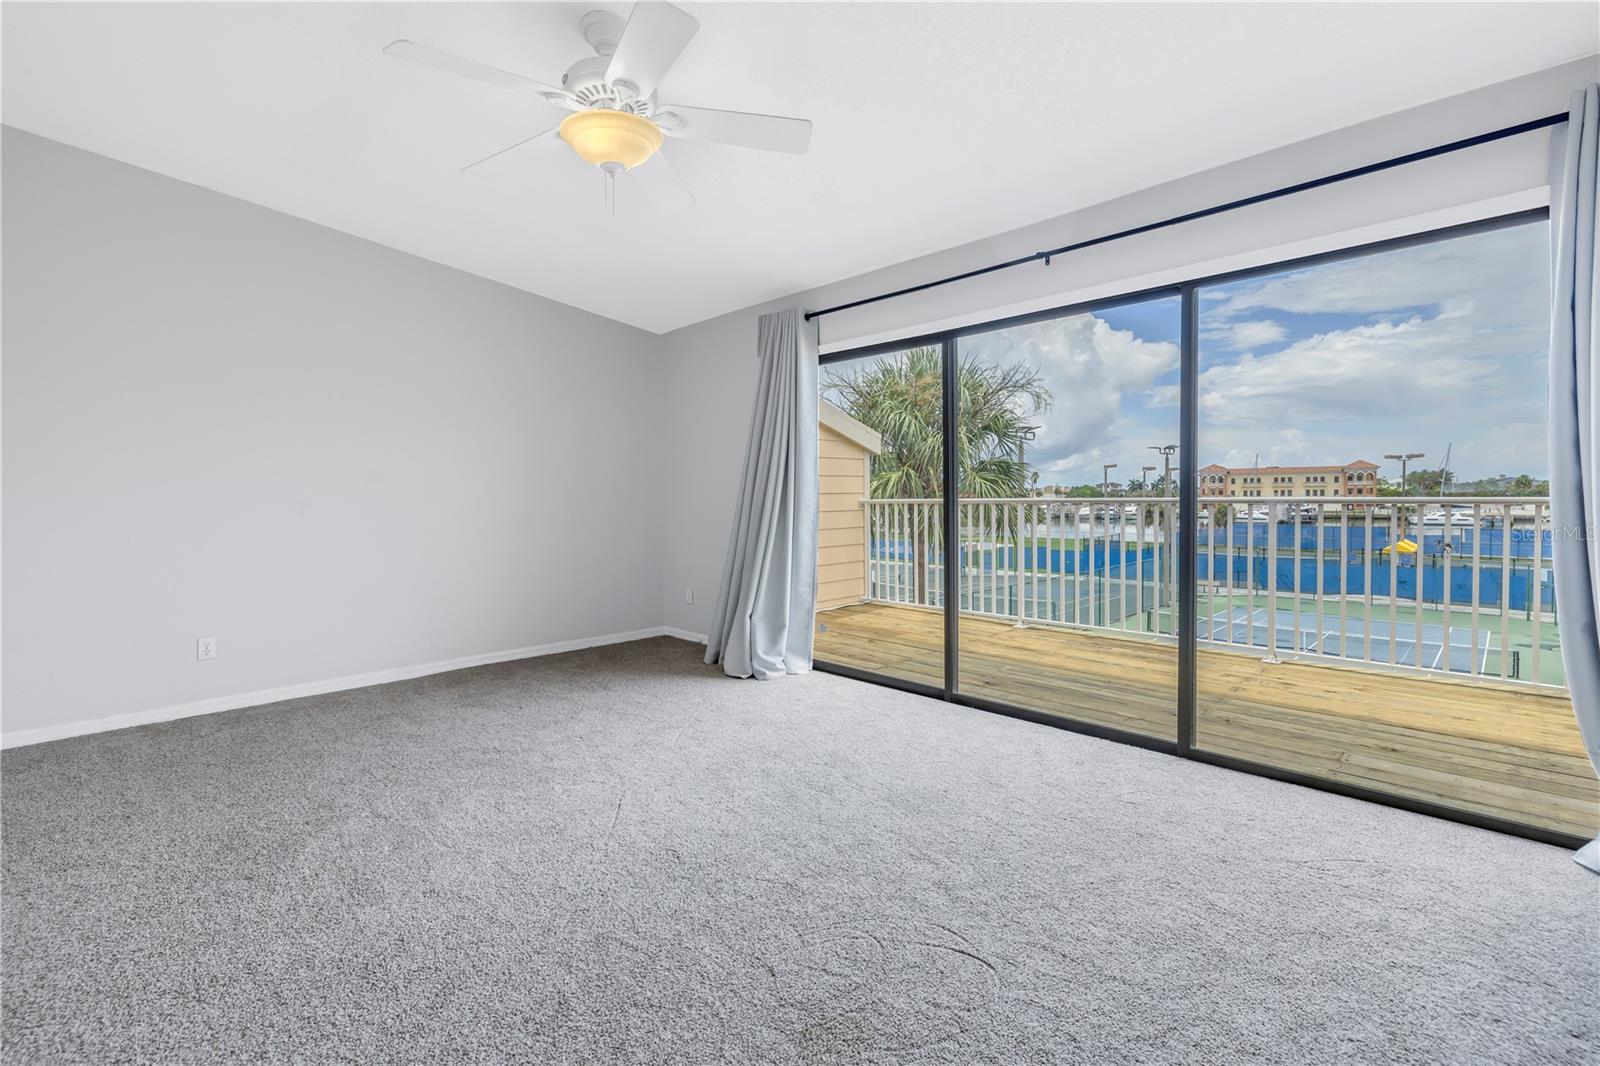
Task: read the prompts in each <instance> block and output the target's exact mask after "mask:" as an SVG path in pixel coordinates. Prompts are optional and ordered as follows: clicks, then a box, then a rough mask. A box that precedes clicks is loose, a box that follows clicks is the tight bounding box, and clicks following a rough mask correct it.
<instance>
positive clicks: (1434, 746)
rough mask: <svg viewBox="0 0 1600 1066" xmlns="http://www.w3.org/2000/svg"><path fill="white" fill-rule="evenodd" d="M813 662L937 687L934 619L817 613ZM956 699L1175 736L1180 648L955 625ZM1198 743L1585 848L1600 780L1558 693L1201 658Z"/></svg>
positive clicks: (897, 612)
mask: <svg viewBox="0 0 1600 1066" xmlns="http://www.w3.org/2000/svg"><path fill="white" fill-rule="evenodd" d="M817 628H818V632H817V641H816V657H817V658H818V659H820V660H824V661H827V662H834V663H840V664H844V665H849V666H855V667H858V668H861V669H865V670H873V671H876V672H878V673H883V674H888V675H891V676H894V677H899V678H904V679H907V680H914V681H922V682H925V683H927V684H931V685H942V684H943V683H944V666H943V648H942V641H943V616H942V615H941V614H939V613H938V612H936V611H929V610H923V609H917V608H910V607H899V606H893V605H887V604H859V605H856V606H851V607H841V608H838V609H836V610H832V611H826V612H823V613H821V614H819V615H818V616H817ZM960 668H961V670H960V676H961V682H960V690H961V691H962V692H964V693H966V694H968V695H972V696H981V697H986V698H988V699H993V700H998V701H1002V702H1005V703H1009V704H1014V705H1018V706H1022V707H1028V708H1030V709H1034V710H1039V711H1046V712H1049V713H1052V714H1059V715H1061V716H1063V717H1066V718H1073V719H1078V720H1082V721H1086V722H1095V723H1098V724H1101V725H1107V726H1114V727H1116V728H1118V729H1124V730H1128V731H1131V732H1136V733H1142V734H1146V735H1151V736H1158V737H1165V738H1168V739H1171V738H1173V737H1174V735H1175V733H1176V730H1177V720H1176V712H1175V706H1176V702H1177V691H1178V672H1177V671H1178V661H1177V651H1176V649H1175V648H1174V647H1173V646H1172V645H1171V644H1170V643H1168V644H1163V643H1159V642H1156V641H1153V640H1150V639H1148V638H1138V637H1120V636H1111V635H1103V634H1099V633H1086V632H1077V631H1064V630H1060V629H1050V628H1042V627H1028V628H1022V629H1018V628H1016V627H1014V626H1012V625H1010V624H1008V623H1005V622H996V621H992V620H988V619H980V618H963V619H962V622H961V662H960ZM1197 683H1198V693H1197V700H1198V712H1199V718H1198V721H1197V723H1196V747H1199V748H1204V749H1206V750H1208V751H1213V752H1217V753H1219V754H1224V755H1232V756H1235V757H1238V758H1242V759H1249V760H1250V761H1252V762H1257V763H1266V764H1270V765H1273V766H1278V767H1282V768H1284V769H1288V770H1295V771H1299V772H1301V773H1306V774H1313V775H1316V776H1318V777H1324V778H1332V779H1334V780H1337V781H1342V782H1346V783H1349V784H1353V785H1361V786H1364V787H1367V788H1371V789H1377V790H1380V791H1384V792H1390V793H1395V794H1398V795H1403V796H1410V797H1413V798H1416V799H1422V800H1428V801H1430V802H1433V803H1439V804H1444V805H1447V806H1451V807H1456V808H1459V809H1463V810H1469V811H1477V812H1481V813H1483V814H1490V815H1495V816H1497V817H1500V818H1507V819H1510V820H1512V821H1516V822H1522V823H1524V824H1529V825H1536V826H1541V827H1544V828H1549V829H1557V830H1561V831H1564V832H1568V833H1574V834H1578V835H1581V836H1593V835H1594V834H1595V832H1596V830H1597V829H1600V782H1597V781H1596V779H1595V775H1594V771H1593V769H1592V768H1591V766H1590V765H1589V760H1588V757H1587V756H1586V755H1585V753H1584V749H1583V742H1582V739H1581V738H1580V737H1579V735H1578V728H1577V723H1576V722H1575V721H1574V719H1573V715H1572V707H1571V705H1570V703H1569V702H1568V700H1567V697H1566V695H1565V693H1561V692H1551V691H1548V690H1545V691H1540V690H1535V689H1529V688H1521V687H1517V686H1511V685H1502V684H1496V683H1486V682H1466V681H1455V680H1451V679H1448V678H1432V677H1416V676H1407V675H1397V674H1393V673H1386V672H1383V671H1378V670H1370V669H1362V668H1358V667H1341V666H1330V665H1325V664H1322V663H1304V662H1301V663H1294V662H1285V663H1278V664H1269V663H1264V662H1262V661H1261V658H1260V657H1259V656H1257V655H1252V654H1249V653H1246V652H1234V651H1223V650H1219V649H1211V648H1201V649H1199V672H1198V677H1197Z"/></svg>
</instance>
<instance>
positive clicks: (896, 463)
mask: <svg viewBox="0 0 1600 1066" xmlns="http://www.w3.org/2000/svg"><path fill="white" fill-rule="evenodd" d="M822 393H823V396H824V397H825V398H826V399H827V400H829V402H831V403H833V404H834V405H836V406H837V407H839V408H841V409H842V410H844V411H845V412H846V413H847V414H849V415H850V416H851V417H853V418H855V419H856V420H857V421H859V422H862V423H864V424H866V425H868V426H870V427H872V428H873V429H874V430H877V431H878V433H880V434H881V435H882V436H883V451H882V452H880V453H879V454H878V455H877V456H876V457H875V458H874V459H873V461H872V480H871V487H872V495H873V497H875V498H877V499H939V498H941V497H942V496H943V495H944V488H943V484H944V432H943V423H944V412H943V395H944V362H943V356H942V354H941V352H940V350H939V349H938V348H935V347H925V348H912V349H910V350H909V351H906V352H903V353H901V354H900V355H898V356H896V357H895V358H892V359H884V360H881V361H879V362H876V363H873V364H872V365H870V366H865V367H858V368H856V369H853V370H847V371H843V372H839V371H834V372H829V373H826V374H825V375H824V377H823V380H822ZM1050 403H1051V396H1050V390H1049V389H1048V388H1046V387H1045V384H1044V381H1043V379H1042V378H1040V376H1039V374H1038V371H1036V370H1035V369H1034V368H1033V367H1031V366H1028V365H1027V364H1026V363H1013V364H1011V365H1009V366H996V365H993V364H989V363H983V362H980V361H978V360H977V359H975V358H973V357H971V356H969V357H967V358H964V359H962V360H960V362H959V363H958V364H957V366H956V439H955V442H954V443H955V460H956V474H957V485H958V492H959V494H960V495H961V496H963V497H970V498H977V499H1002V498H1005V497H1017V496H1023V495H1026V494H1027V493H1028V488H1029V484H1030V478H1029V476H1028V467H1027V464H1026V463H1025V462H1024V461H1023V448H1024V447H1025V446H1026V442H1027V441H1028V440H1030V439H1031V438H1032V435H1033V432H1034V430H1035V429H1037V427H1036V426H1035V425H1033V424H1031V422H1030V421H1029V420H1030V418H1031V417H1033V416H1035V415H1040V414H1043V413H1044V412H1046V411H1048V410H1049V409H1050ZM1005 517H1006V519H1007V520H1009V515H1008V516H1005ZM914 540H915V550H916V567H915V571H916V574H917V581H918V582H919V585H920V582H921V580H922V573H923V570H924V565H923V564H924V563H925V562H926V559H927V551H928V545H927V543H926V537H925V535H924V534H923V533H922V532H921V531H918V532H917V533H916V535H915V537H914ZM917 591H918V593H919V595H920V594H921V593H922V592H923V591H924V590H923V589H921V588H920V587H919V588H918V590H917Z"/></svg>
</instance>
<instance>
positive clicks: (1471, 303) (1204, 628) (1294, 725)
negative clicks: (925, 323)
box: [817, 212, 1600, 843]
mask: <svg viewBox="0 0 1600 1066" xmlns="http://www.w3.org/2000/svg"><path fill="white" fill-rule="evenodd" d="M1548 264H1549V224H1548V221H1547V219H1546V217H1545V214H1544V213H1543V212H1529V213H1526V214H1523V215H1520V216H1513V217H1508V218H1504V219H1498V220H1492V221H1488V222H1483V223H1476V224H1472V225H1468V226H1461V227H1455V228H1452V229H1450V230H1444V231H1439V232H1436V233H1433V234H1426V235H1423V236H1419V237H1415V238H1408V239H1403V240H1397V241H1387V242H1381V243H1379V244H1375V245H1372V246H1369V247H1366V248H1362V249H1352V250H1349V251H1347V252H1340V253H1334V254H1330V255H1325V256H1320V257H1312V258H1307V259H1303V260H1297V261H1293V262H1290V263H1285V264H1280V265H1279V266H1277V267H1272V268H1263V269H1257V270H1251V271H1245V272H1239V273H1235V274H1230V275H1227V276H1221V277H1214V278H1207V279H1202V280H1199V281H1195V282H1190V283H1186V284H1184V285H1182V286H1178V287H1174V288H1172V289H1164V290H1159V291H1154V292H1147V293H1142V294H1137V295H1133V296H1129V297H1126V298H1122V299H1117V300H1108V301H1102V302H1099V303H1095V304H1088V305H1079V306H1074V307H1069V308H1064V309H1061V310H1058V311H1055V312H1048V313H1041V314H1037V315H1029V316H1025V317H1020V318H1015V319H1007V320H1004V321H998V322H995V323H992V324H989V325H987V326H978V327H968V328H963V329H960V330H951V331H946V332H944V333H940V334H936V335H933V336H930V337H928V338H926V339H924V340H922V341H919V342H917V343H911V344H906V345H904V346H903V347H899V348H894V349H890V348H887V347H880V348H873V349H870V350H862V351H858V352H854V353H844V354H841V355H832V356H828V357H825V360H824V363H825V365H824V367H823V370H822V374H821V396H822V400H823V403H822V405H821V411H822V414H821V417H820V419H819V427H818V435H819V441H820V443H821V454H822V460H821V476H820V478H819V486H818V492H819V501H820V502H821V504H822V548H821V551H820V553H819V558H818V576H819V581H820V586H819V588H820V600H819V605H818V613H817V658H818V660H819V662H821V663H823V664H825V665H831V666H832V667H834V668H842V669H845V670H846V671H848V672H851V673H853V674H856V675H857V676H863V677H868V678H875V679H882V680H886V681H891V682H893V683H896V684H900V685H904V686H909V687H912V688H915V689H918V690H919V691H924V692H926V693H928V694H931V695H939V696H942V697H943V698H944V699H947V700H951V701H955V702H961V703H966V704H969V705H972V706H977V707H983V708H986V709H992V710H999V711H1003V712H1006V713H1012V714H1018V715H1023V716H1026V717H1031V718H1036V719H1042V720H1047V721H1051V722H1055V723H1058V724H1061V725H1063V726H1066V727H1068V728H1073V729H1078V730H1083V731H1087V732H1092V733H1097V734H1100V735H1105V736H1110V737H1113V738H1116V739H1122V740H1127V741H1130V742H1134V743H1140V744H1143V745H1145V746H1148V747H1156V748H1160V749H1162V750H1166V751H1170V752H1173V753H1174V754H1177V755H1181V756H1185V757H1189V758H1195V759H1200V760H1204V761H1208V762H1214V763H1220V764H1223V765H1227V766H1232V767H1236V768H1239V769H1245V770H1251V771H1254V772H1259V773H1266V774H1270V775H1273V776H1278V777H1282V778H1285V779H1288V780H1292V781H1296V782H1299V783H1302V784H1309V785H1314V786H1316V787H1321V788H1330V789H1333V790H1336V791H1341V792H1345V793H1348V794H1351V795H1356V796H1362V797H1366V798H1371V799H1378V800H1382V801H1384V802H1390V803H1396V804H1399V805H1403V806H1409V807H1412V808H1414V809H1418V810H1423V811H1427V812H1430V813H1435V814H1439V815H1443V816H1447V817H1452V818H1457V819H1460V820H1464V821H1470V822H1475V823H1477V824H1482V825H1489V826H1493V827H1495V828H1499V829H1505V830H1510V831H1515V832H1520V833H1524V834H1527V835H1532V836H1537V837H1540V838H1542V839H1547V840H1552V841H1560V842H1562V843H1572V842H1574V841H1578V840H1580V839H1581V838H1586V837H1591V836H1593V835H1594V833H1595V832H1596V830H1597V829H1600V781H1597V780H1596V777H1595V774H1594V771H1593V769H1592V768H1591V766H1590V765H1589V762H1588V759H1587V757H1586V755H1585V751H1584V747H1583V743H1582V740H1581V738H1580V736H1579V734H1578V730H1577V727H1576V723H1575V720H1574V716H1573V714H1572V709H1571V704H1570V700H1569V696H1568V694H1567V691H1566V688H1565V679H1564V677H1563V674H1562V662H1561V642H1560V632H1559V628H1558V619H1557V612H1556V604H1555V598H1554V591H1553V574H1552V570H1551V567H1552V565H1553V564H1552V551H1551V544H1552V538H1554V537H1557V536H1563V535H1582V531H1576V532H1573V531H1562V530H1556V529H1553V528H1552V525H1551V520H1550V507H1549V485H1548V481H1547V478H1548V457H1547V455H1546V446H1545V437H1546V425H1545V403H1546V390H1547V382H1546V378H1545V358H1546V356H1545V353H1546V348H1547V342H1548V330H1549V282H1548V271H1549V265H1548ZM947 543H948V546H949V550H948V551H947V550H946V544H947Z"/></svg>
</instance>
